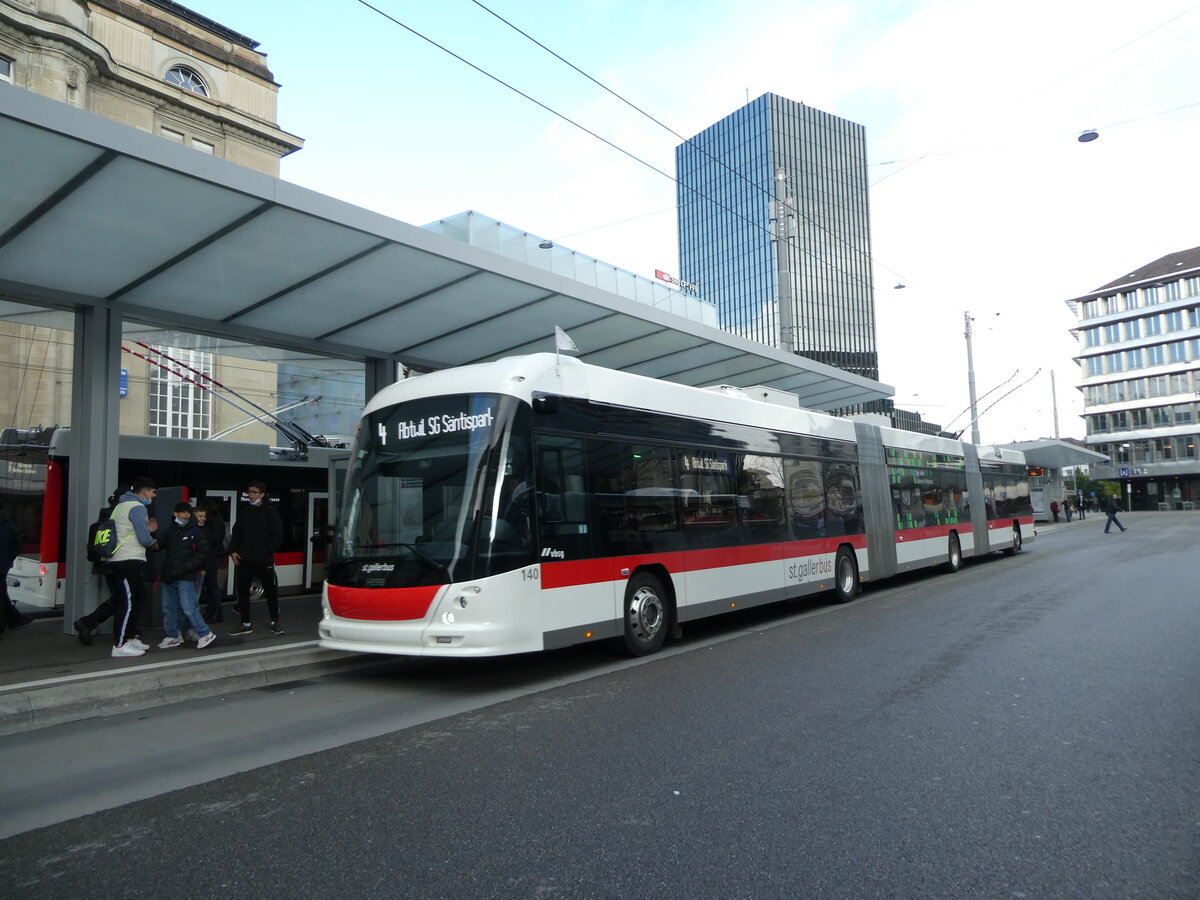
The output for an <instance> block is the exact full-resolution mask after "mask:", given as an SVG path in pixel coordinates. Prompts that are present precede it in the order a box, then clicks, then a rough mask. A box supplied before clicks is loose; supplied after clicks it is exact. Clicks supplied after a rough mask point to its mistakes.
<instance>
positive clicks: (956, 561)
mask: <svg viewBox="0 0 1200 900" xmlns="http://www.w3.org/2000/svg"><path fill="white" fill-rule="evenodd" d="M961 568H962V545H961V544H959V542H958V535H957V534H951V535H950V549H949V550H948V551H947V552H946V571H947V572H957V571H958V570H959V569H961Z"/></svg>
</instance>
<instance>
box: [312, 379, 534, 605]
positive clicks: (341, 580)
mask: <svg viewBox="0 0 1200 900" xmlns="http://www.w3.org/2000/svg"><path fill="white" fill-rule="evenodd" d="M529 416H530V411H529V407H528V405H527V404H523V403H521V402H520V401H518V400H516V399H515V398H512V397H501V396H498V395H495V394H471V395H465V394H459V395H452V396H444V397H432V398H425V399H420V400H413V401H410V402H408V403H401V404H398V405H396V406H391V407H387V408H386V409H382V410H379V411H377V412H375V413H372V414H370V415H368V416H367V417H366V419H365V420H364V421H363V424H362V430H361V431H360V433H359V436H358V441H357V443H356V445H355V452H354V455H353V458H352V459H351V462H350V469H349V471H348V472H347V476H346V489H345V494H344V498H343V503H342V510H341V515H340V517H339V521H338V530H337V534H336V537H335V539H334V549H333V558H332V560H331V562H330V566H329V571H328V574H327V578H328V580H329V582H330V583H331V584H335V585H341V586H345V587H365V588H371V587H415V586H422V585H436V584H446V583H449V582H451V581H462V580H463V579H466V578H475V577H482V576H484V575H492V574H497V573H499V572H504V571H509V570H511V569H516V568H519V567H521V566H525V565H529V564H530V563H531V562H533V561H534V553H533V522H532V515H533V509H532V499H533V493H532V490H531V487H532V484H531V472H530V469H531V467H530V457H531V451H530V437H529Z"/></svg>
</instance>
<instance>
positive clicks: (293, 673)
mask: <svg viewBox="0 0 1200 900" xmlns="http://www.w3.org/2000/svg"><path fill="white" fill-rule="evenodd" d="M378 663H379V657H378V656H375V655H373V654H365V653H346V652H344V651H341V650H322V649H320V648H319V647H317V645H316V641H312V642H311V643H309V644H293V645H291V646H288V647H276V648H271V649H268V650H257V651H255V650H244V651H240V652H237V653H231V654H227V655H225V656H222V657H220V658H218V659H211V658H209V659H195V660H179V661H173V662H162V663H149V664H147V665H145V666H142V667H140V668H134V669H120V670H116V671H109V672H94V673H87V674H82V675H71V676H66V677H64V678H49V679H46V680H44V681H35V682H29V683H26V684H17V685H12V686H10V687H8V688H4V689H2V690H0V736H2V735H8V734H19V733H21V732H24V731H33V730H35V729H38V728H48V727H49V726H51V725H61V724H64V723H66V722H77V721H79V720H81V719H90V718H93V717H95V716H104V715H113V714H115V713H122V712H131V711H134V710H139V709H149V708H151V707H155V706H163V705H165V704H168V703H178V702H179V701H181V700H194V699H199V698H203V697H215V696H219V695H221V694H228V693H233V692H235V691H244V690H248V689H250V688H256V687H267V686H270V685H278V684H284V683H286V682H289V681H296V680H297V679H300V678H308V677H320V676H322V675H330V674H333V673H335V672H345V671H349V670H352V669H359V668H364V667H366V666H370V665H378Z"/></svg>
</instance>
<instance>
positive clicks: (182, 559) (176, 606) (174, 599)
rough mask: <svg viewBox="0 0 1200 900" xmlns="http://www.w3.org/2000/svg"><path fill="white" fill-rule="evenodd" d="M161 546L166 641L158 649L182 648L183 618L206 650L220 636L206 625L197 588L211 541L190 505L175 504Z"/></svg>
mask: <svg viewBox="0 0 1200 900" xmlns="http://www.w3.org/2000/svg"><path fill="white" fill-rule="evenodd" d="M158 544H159V549H161V550H162V551H163V554H164V559H163V567H162V607H163V639H162V643H161V644H159V645H158V649H159V650H170V649H172V648H174V647H180V646H182V645H183V639H182V638H181V637H180V636H179V620H180V618H181V617H182V618H183V619H185V620H186V621H187V624H188V625H190V626H191V628H192V630H194V631H195V632H196V648H197V649H198V650H203V649H204V648H205V647H207V646H208V645H209V644H211V643H212V642H213V641H215V640H216V639H217V636H216V635H215V634H213V631H212V629H211V628H209V627H208V626H207V625H205V624H204V617H203V616H201V615H200V606H199V602H198V598H199V593H198V588H199V583H200V581H201V580H202V579H203V578H204V566H205V565H206V564H207V562H208V539H207V538H206V537H205V536H204V532H203V531H202V530H201V528H200V526H199V525H197V524H196V523H195V522H193V521H192V507H191V504H190V503H186V502H183V501H180V502H179V503H176V504H175V519H174V521H172V522H171V524H170V525H168V526H167V528H166V530H165V531H164V533H163V534H162V535H161V537H160V538H159V542H158Z"/></svg>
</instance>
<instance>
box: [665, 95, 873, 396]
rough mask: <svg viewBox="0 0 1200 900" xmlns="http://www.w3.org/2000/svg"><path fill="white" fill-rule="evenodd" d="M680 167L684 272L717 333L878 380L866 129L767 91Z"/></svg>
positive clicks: (707, 133)
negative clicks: (713, 310)
mask: <svg viewBox="0 0 1200 900" xmlns="http://www.w3.org/2000/svg"><path fill="white" fill-rule="evenodd" d="M675 166H676V177H677V178H678V180H679V187H678V202H679V265H680V277H681V279H682V280H683V281H685V282H691V283H693V284H695V285H696V289H697V291H698V292H699V294H700V296H702V297H703V298H704V299H705V300H707V301H708V302H710V303H713V304H715V305H716V307H717V312H718V316H719V319H720V324H721V327H723V328H725V329H726V330H728V331H732V332H734V333H735V334H739V335H741V336H743V337H746V338H749V339H751V340H756V341H760V342H762V343H764V344H769V345H771V346H773V347H779V348H781V349H785V350H789V351H791V352H794V353H799V354H801V355H803V356H806V357H808V358H810V359H814V360H817V361H819V362H822V363H826V364H828V365H832V366H837V367H838V368H841V369H845V370H846V371H849V372H853V373H855V374H857V375H862V376H864V377H866V378H871V379H876V380H878V378H879V359H878V354H877V352H876V345H875V307H874V297H873V292H872V279H871V238H870V229H869V213H868V201H867V152H866V130H865V129H864V128H863V127H862V126H861V125H856V124H855V123H853V122H850V121H848V120H846V119H842V118H839V117H838V116H834V115H830V114H829V113H825V112H821V111H820V110H817V109H813V108H812V107H808V106H805V105H804V104H803V103H796V102H794V101H792V100H788V99H785V98H784V97H780V96H777V95H775V94H763V95H762V96H761V97H759V98H758V99H757V100H754V101H752V102H750V103H748V104H747V105H746V106H744V107H742V108H741V109H739V110H737V112H735V113H733V114H732V115H730V116H728V117H726V118H724V119H722V120H721V121H720V122H717V123H716V124H715V125H711V126H710V127H708V128H706V129H705V130H704V131H702V132H700V134H698V135H696V136H695V137H694V138H692V139H691V140H689V141H687V142H685V143H684V144H681V145H680V146H679V147H677V148H676V150H675Z"/></svg>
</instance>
